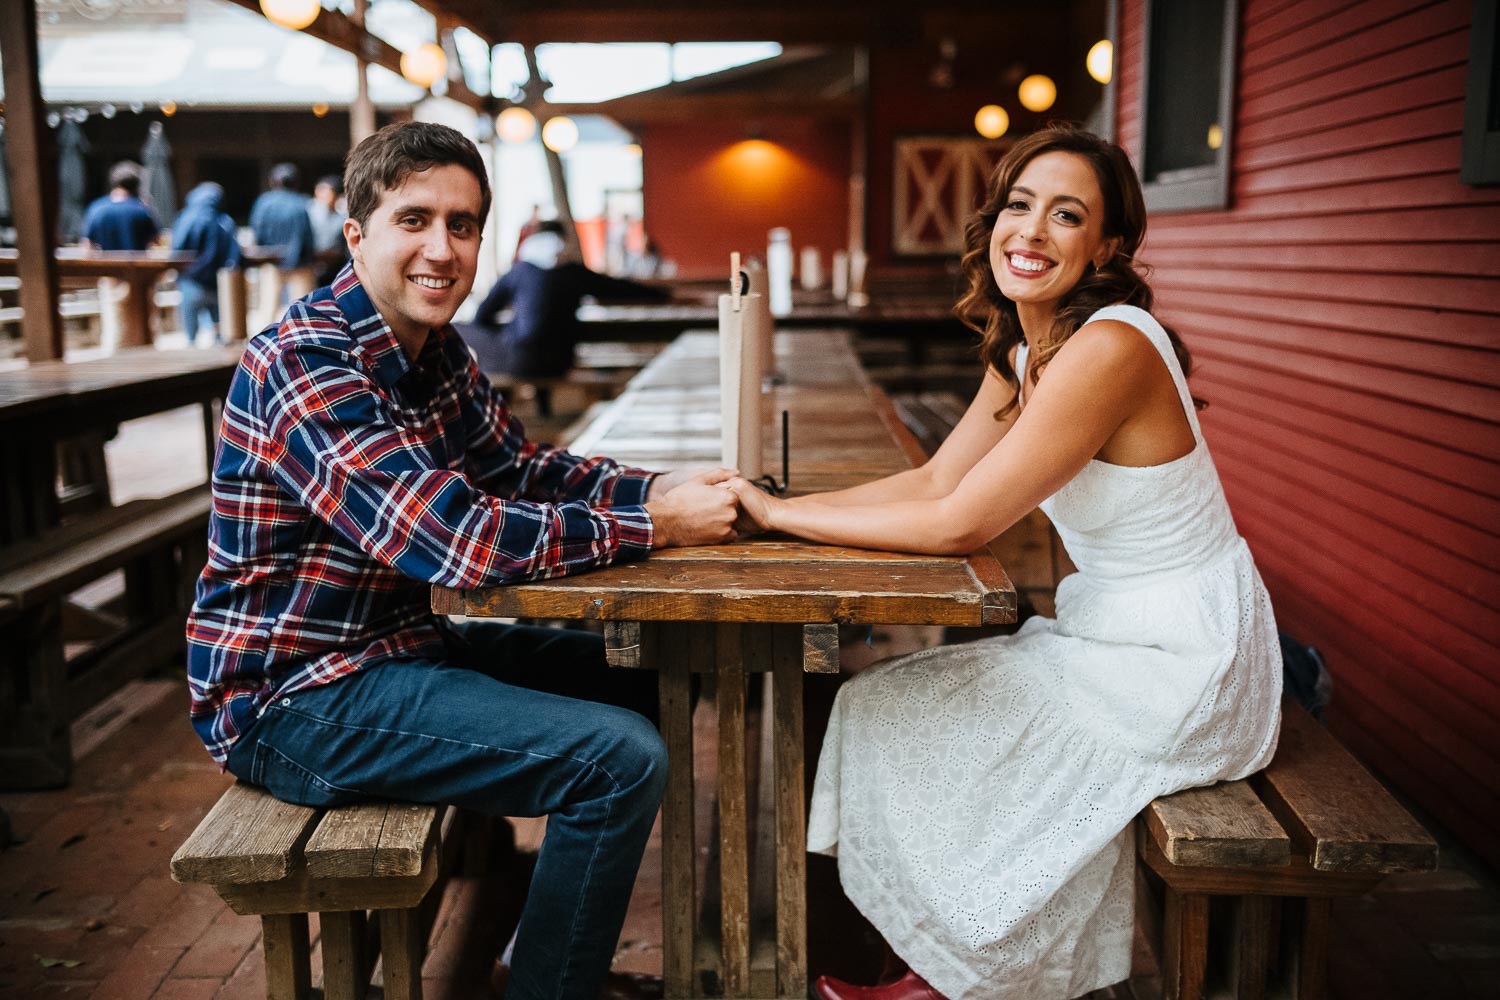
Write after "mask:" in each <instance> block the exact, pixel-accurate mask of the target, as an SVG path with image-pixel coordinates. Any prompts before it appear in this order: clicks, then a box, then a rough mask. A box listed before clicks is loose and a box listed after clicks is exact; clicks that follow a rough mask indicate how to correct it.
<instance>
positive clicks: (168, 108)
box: [161, 101, 177, 118]
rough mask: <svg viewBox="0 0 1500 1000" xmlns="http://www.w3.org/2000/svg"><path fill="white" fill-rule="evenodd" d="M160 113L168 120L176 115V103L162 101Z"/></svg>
mask: <svg viewBox="0 0 1500 1000" xmlns="http://www.w3.org/2000/svg"><path fill="white" fill-rule="evenodd" d="M161 113H162V114H164V115H166V116H167V117H168V118H171V117H172V116H173V115H175V114H176V113H177V102H176V101H162V102H161Z"/></svg>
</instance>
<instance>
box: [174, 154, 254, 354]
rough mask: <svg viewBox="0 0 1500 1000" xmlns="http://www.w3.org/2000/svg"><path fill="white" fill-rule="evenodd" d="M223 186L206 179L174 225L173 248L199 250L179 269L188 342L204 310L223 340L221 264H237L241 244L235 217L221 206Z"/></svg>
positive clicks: (194, 190) (228, 265)
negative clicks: (235, 233)
mask: <svg viewBox="0 0 1500 1000" xmlns="http://www.w3.org/2000/svg"><path fill="white" fill-rule="evenodd" d="M223 200H224V189H223V188H222V187H220V186H219V185H217V184H215V183H214V182H213V181H205V182H204V183H202V184H199V185H198V186H197V187H195V188H193V190H192V191H190V192H189V193H188V196H187V205H186V206H184V208H183V210H182V214H181V215H179V216H177V222H176V223H175V224H174V225H173V226H172V249H173V250H182V251H186V252H188V253H194V254H197V255H198V256H197V259H196V260H194V261H193V263H192V264H191V265H189V266H188V267H185V268H183V269H182V270H181V271H178V272H177V288H178V291H180V292H181V293H182V302H181V304H180V305H179V306H178V314H179V315H180V316H181V317H182V328H183V329H184V330H186V331H187V337H188V343H189V344H191V343H192V342H193V341H194V340H195V339H196V338H197V336H198V329H199V322H200V321H201V320H202V318H203V316H204V314H205V313H206V314H207V315H208V318H209V319H210V320H211V321H212V323H213V327H214V337H215V339H216V340H217V341H218V342H220V343H223V339H224V338H223V336H222V335H221V334H220V332H219V295H218V274H219V269H220V268H225V267H229V268H233V267H238V266H239V262H240V244H239V241H238V240H236V239H235V235H234V220H233V219H231V218H230V217H229V216H228V215H225V214H224V213H223V212H222V211H220V210H219V205H220V204H221V203H222V202H223Z"/></svg>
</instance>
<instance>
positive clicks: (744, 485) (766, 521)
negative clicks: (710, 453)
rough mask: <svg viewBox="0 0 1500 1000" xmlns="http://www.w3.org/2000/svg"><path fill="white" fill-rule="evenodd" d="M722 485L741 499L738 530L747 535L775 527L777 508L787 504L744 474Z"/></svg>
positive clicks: (736, 527) (736, 525)
mask: <svg viewBox="0 0 1500 1000" xmlns="http://www.w3.org/2000/svg"><path fill="white" fill-rule="evenodd" d="M721 485H723V486H726V487H728V488H729V489H731V490H733V491H734V495H735V497H737V498H738V499H739V502H740V518H739V521H738V522H736V524H735V530H736V531H737V532H739V533H740V534H741V535H745V534H752V533H754V532H757V531H772V530H774V529H775V525H774V524H772V521H773V520H774V518H775V516H776V508H778V507H780V506H781V505H783V504H785V503H786V501H785V500H780V499H777V498H776V497H773V496H771V495H770V494H768V493H766V492H765V491H764V490H762V489H761V488H760V487H758V486H756V485H755V484H754V483H752V482H750V480H748V479H745V478H744V477H742V476H735V477H734V478H732V479H728V480H726V481H725V482H724V483H722V484H721Z"/></svg>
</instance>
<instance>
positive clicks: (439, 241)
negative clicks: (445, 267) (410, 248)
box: [422, 226, 453, 260]
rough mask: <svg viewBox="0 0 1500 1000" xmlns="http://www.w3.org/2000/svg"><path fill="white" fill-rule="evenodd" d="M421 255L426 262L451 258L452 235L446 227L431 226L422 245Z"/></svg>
mask: <svg viewBox="0 0 1500 1000" xmlns="http://www.w3.org/2000/svg"><path fill="white" fill-rule="evenodd" d="M422 253H423V255H424V256H425V257H426V258H427V259H428V260H448V259H449V258H450V257H452V256H453V234H451V233H449V232H448V229H447V227H446V226H433V227H432V232H431V233H429V234H428V237H427V239H426V240H425V241H424V243H423V245H422Z"/></svg>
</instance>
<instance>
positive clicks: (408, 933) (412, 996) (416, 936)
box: [380, 908, 427, 1000]
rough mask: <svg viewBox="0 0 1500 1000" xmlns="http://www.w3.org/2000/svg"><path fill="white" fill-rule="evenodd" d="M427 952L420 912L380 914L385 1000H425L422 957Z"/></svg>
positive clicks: (385, 912) (384, 911)
mask: <svg viewBox="0 0 1500 1000" xmlns="http://www.w3.org/2000/svg"><path fill="white" fill-rule="evenodd" d="M426 951H427V948H426V941H424V940H423V938H422V919H421V915H420V914H419V913H418V911H417V910H416V909H415V908H413V909H410V910H381V911H380V952H381V956H380V957H381V962H382V963H383V966H382V967H383V969H384V975H383V982H384V985H385V996H386V1000H422V956H423V954H424V953H425V952H426Z"/></svg>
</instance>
